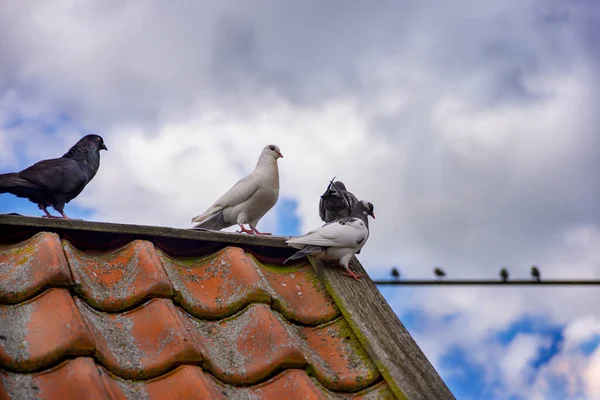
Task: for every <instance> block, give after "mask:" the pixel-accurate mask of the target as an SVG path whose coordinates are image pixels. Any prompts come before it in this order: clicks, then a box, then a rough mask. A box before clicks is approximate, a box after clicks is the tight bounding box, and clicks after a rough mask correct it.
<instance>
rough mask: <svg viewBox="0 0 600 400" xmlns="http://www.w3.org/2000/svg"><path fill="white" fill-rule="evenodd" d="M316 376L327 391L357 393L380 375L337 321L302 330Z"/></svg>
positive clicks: (345, 325) (351, 335)
mask: <svg viewBox="0 0 600 400" xmlns="http://www.w3.org/2000/svg"><path fill="white" fill-rule="evenodd" d="M301 331H302V334H303V336H304V337H305V338H306V342H307V344H308V347H309V348H310V350H311V353H312V354H313V356H312V357H310V358H309V361H310V363H311V364H312V367H313V368H314V371H315V376H316V378H317V379H318V380H319V382H321V383H322V384H323V385H324V386H325V387H327V388H328V389H330V390H338V391H356V390H360V389H364V388H366V387H367V386H369V385H371V384H373V383H374V382H375V381H376V380H378V379H379V378H380V374H379V371H378V370H377V368H376V367H375V365H374V364H373V362H372V361H371V359H370V358H369V355H368V354H367V352H366V351H365V350H364V349H363V347H362V346H361V344H360V342H359V341H358V339H357V338H356V336H355V335H354V333H353V332H352V329H351V328H350V326H348V323H347V322H346V321H345V320H344V319H343V318H339V319H337V320H335V321H332V322H330V323H328V324H325V325H321V326H318V327H315V328H310V327H308V328H302V329H301Z"/></svg>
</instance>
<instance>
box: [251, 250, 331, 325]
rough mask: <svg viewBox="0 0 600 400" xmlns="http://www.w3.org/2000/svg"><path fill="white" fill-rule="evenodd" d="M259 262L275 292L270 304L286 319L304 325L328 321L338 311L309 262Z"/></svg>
mask: <svg viewBox="0 0 600 400" xmlns="http://www.w3.org/2000/svg"><path fill="white" fill-rule="evenodd" d="M257 263H258V262H257ZM259 265H260V267H261V268H260V270H261V272H262V273H263V274H264V276H265V277H266V279H267V281H268V282H269V284H270V286H271V288H272V290H273V291H274V292H275V295H274V296H273V308H274V309H276V310H277V311H279V312H280V313H281V314H283V316H284V317H285V318H286V319H288V320H290V321H295V322H299V323H301V324H304V325H317V324H322V323H324V322H328V321H331V320H332V319H334V318H336V317H337V316H338V315H339V314H340V311H339V310H338V308H337V307H336V306H335V303H334V302H333V299H332V298H331V296H329V294H328V293H327V290H326V289H325V287H324V286H323V283H321V281H319V279H318V278H317V276H316V274H315V271H314V270H313V268H312V266H311V265H310V264H308V263H306V262H305V263H303V264H296V265H294V266H291V267H282V266H275V265H272V266H268V265H264V264H260V263H259Z"/></svg>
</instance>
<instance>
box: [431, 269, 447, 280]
mask: <svg viewBox="0 0 600 400" xmlns="http://www.w3.org/2000/svg"><path fill="white" fill-rule="evenodd" d="M433 273H434V274H435V276H437V277H438V278H444V277H446V273H445V272H444V270H442V269H441V268H440V267H435V268H434V269H433Z"/></svg>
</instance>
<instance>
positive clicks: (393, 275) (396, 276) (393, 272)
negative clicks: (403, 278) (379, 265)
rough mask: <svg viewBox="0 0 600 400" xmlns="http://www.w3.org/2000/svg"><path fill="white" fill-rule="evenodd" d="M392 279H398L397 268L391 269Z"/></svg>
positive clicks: (398, 272)
mask: <svg viewBox="0 0 600 400" xmlns="http://www.w3.org/2000/svg"><path fill="white" fill-rule="evenodd" d="M392 277H393V278H394V279H400V271H398V268H396V267H392Z"/></svg>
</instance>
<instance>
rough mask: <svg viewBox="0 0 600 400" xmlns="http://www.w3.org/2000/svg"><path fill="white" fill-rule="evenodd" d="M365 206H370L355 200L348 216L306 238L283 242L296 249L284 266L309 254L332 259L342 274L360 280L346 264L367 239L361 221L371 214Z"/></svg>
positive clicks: (311, 233) (324, 226)
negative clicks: (340, 267) (342, 269)
mask: <svg viewBox="0 0 600 400" xmlns="http://www.w3.org/2000/svg"><path fill="white" fill-rule="evenodd" d="M368 204H370V203H368V202H366V201H359V202H358V203H357V204H356V206H355V207H354V211H353V212H352V214H351V215H350V216H349V217H346V218H342V219H339V220H337V221H332V222H329V223H327V224H325V225H323V226H322V227H320V228H317V229H315V230H313V231H310V232H308V233H307V234H306V235H303V236H298V237H295V238H291V239H288V240H286V243H287V244H288V245H289V246H291V247H294V248H296V249H300V250H299V251H297V252H296V253H295V254H294V255H292V256H291V257H290V258H288V259H287V260H285V261H284V264H285V263H287V262H288V261H291V260H296V259H299V258H302V257H306V256H309V255H310V256H313V257H316V258H321V259H324V260H336V261H338V262H339V263H340V265H341V266H342V267H344V268H345V269H346V272H345V275H348V276H351V277H352V278H354V279H357V280H358V279H360V278H361V276H360V275H357V274H355V273H353V272H352V271H351V270H350V268H349V266H348V263H349V262H350V259H351V258H352V256H353V255H354V254H356V253H358V252H359V251H360V249H362V247H363V246H364V245H365V243H366V242H367V239H368V238H369V228H367V226H366V224H365V223H364V219H366V218H367V216H368V215H371V213H372V211H371V209H370V208H369V206H368Z"/></svg>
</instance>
